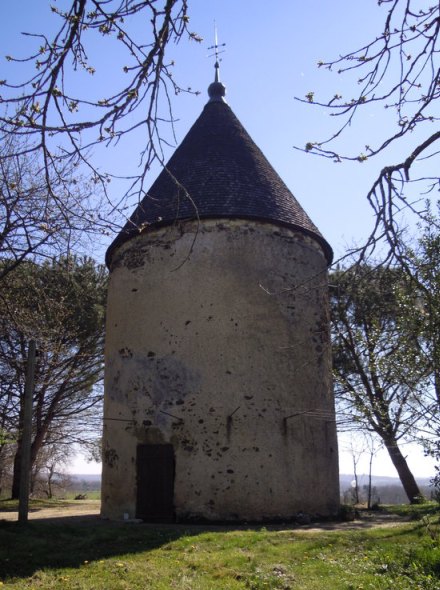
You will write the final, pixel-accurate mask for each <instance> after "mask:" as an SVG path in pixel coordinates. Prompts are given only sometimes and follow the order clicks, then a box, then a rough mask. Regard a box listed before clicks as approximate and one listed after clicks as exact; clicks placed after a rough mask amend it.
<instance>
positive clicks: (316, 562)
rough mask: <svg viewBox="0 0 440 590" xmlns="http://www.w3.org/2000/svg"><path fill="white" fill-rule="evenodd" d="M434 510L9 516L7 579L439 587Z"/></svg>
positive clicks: (73, 583) (18, 585) (202, 589)
mask: <svg viewBox="0 0 440 590" xmlns="http://www.w3.org/2000/svg"><path fill="white" fill-rule="evenodd" d="M426 512H427V510H426V509H423V507H421V508H420V509H419V512H418V513H415V514H413V517H416V516H417V515H418V516H420V515H422V520H414V521H411V522H409V523H407V524H404V525H401V526H398V527H389V528H378V529H369V530H367V529H365V530H358V531H354V530H342V531H340V530H333V531H319V532H307V531H302V530H301V529H295V530H294V529H289V528H286V529H284V530H266V529H265V528H253V529H248V530H229V531H227V530H220V529H217V530H214V531H213V530H206V529H204V528H203V527H182V526H176V527H172V526H168V527H167V526H161V527H160V526H158V527H151V526H148V525H132V524H125V525H116V524H108V523H107V524H96V525H94V526H85V525H84V524H82V525H81V524H76V525H64V524H63V525H60V524H50V523H43V522H39V523H36V522H32V523H30V524H29V525H27V526H26V527H20V526H19V525H18V524H17V523H6V522H3V523H0V580H2V581H3V587H2V590H3V588H14V589H24V588H26V589H30V588H34V589H43V588H44V590H46V589H47V590H49V589H60V590H61V589H63V590H73V589H75V590H86V589H87V590H91V589H93V590H128V589H130V590H131V589H133V590H137V589H139V590H141V589H142V590H145V589H148V590H149V589H157V590H162V589H163V590H165V589H172V588H178V589H182V590H186V589H187V590H215V589H222V590H228V589H231V590H232V589H237V590H238V589H253V590H258V589H284V590H287V589H290V588H292V589H294V588H295V589H301V590H311V589H322V590H323V589H324V588H325V589H326V590H329V589H330V590H332V589H346V590H354V589H359V590H361V589H362V590H366V589H378V590H379V589H380V590H387V589H390V590H391V589H392V590H403V589H408V590H409V589H411V590H414V589H417V590H440V542H439V533H438V530H437V529H438V526H439V525H438V524H437V523H438V515H433V514H430V515H429V516H426ZM428 512H432V506H431V507H430V508H429V511H428Z"/></svg>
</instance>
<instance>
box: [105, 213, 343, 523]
mask: <svg viewBox="0 0 440 590" xmlns="http://www.w3.org/2000/svg"><path fill="white" fill-rule="evenodd" d="M111 271H112V272H111V279H110V286H109V298H108V311H107V314H108V320H107V335H106V338H107V340H106V377H105V418H104V443H103V444H104V448H103V465H104V466H103V484H102V514H103V516H105V517H109V518H122V517H123V515H124V514H125V515H126V517H127V516H128V517H134V516H136V485H137V479H136V449H137V445H139V444H165V443H170V444H172V445H173V448H174V454H175V480H174V510H175V514H176V517H177V519H180V520H183V519H198V518H201V519H208V520H241V521H242V520H252V521H262V520H277V519H286V518H291V517H294V515H295V514H296V513H297V512H299V511H303V512H308V513H312V514H316V513H319V514H329V513H333V512H335V511H336V510H337V507H338V503H339V484H338V464H337V441H336V429H335V422H334V404H333V395H332V389H331V373H330V362H331V360H330V348H329V321H328V305H327V271H326V262H325V258H324V256H323V253H322V251H321V249H320V246H319V245H318V244H317V243H316V242H315V241H314V240H312V239H311V238H309V237H307V236H306V235H304V234H303V233H299V232H294V231H292V230H290V229H285V228H282V227H276V226H273V225H270V224H265V223H259V222H253V221H225V220H222V221H215V220H211V221H205V220H203V221H202V222H200V224H197V223H195V222H191V223H186V224H182V225H176V226H172V227H166V228H163V229H159V230H154V231H152V232H148V233H147V232H146V233H143V234H140V235H139V236H138V237H136V238H134V239H132V240H130V241H129V242H127V243H125V244H124V245H123V246H121V247H120V248H119V250H117V251H116V252H115V254H114V256H113V261H112V269H111Z"/></svg>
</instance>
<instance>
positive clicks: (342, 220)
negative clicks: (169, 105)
mask: <svg viewBox="0 0 440 590" xmlns="http://www.w3.org/2000/svg"><path fill="white" fill-rule="evenodd" d="M52 3H53V4H54V5H56V6H59V7H63V6H66V0H52ZM67 3H68V2H67ZM384 13H385V9H384V7H382V8H380V7H378V6H377V2H376V0H332V1H331V2H330V1H329V0H307V1H303V0H273V1H272V2H270V3H269V2H267V1H263V0H189V16H190V29H191V30H193V31H195V32H197V33H198V34H199V35H200V36H201V37H203V41H202V43H195V42H189V41H186V40H184V39H182V41H181V42H180V43H179V44H178V45H176V46H173V47H171V48H170V60H171V59H174V61H175V78H176V80H177V81H178V82H179V83H180V84H181V85H182V86H184V87H187V86H190V87H191V88H193V89H194V90H196V89H197V90H200V92H201V94H200V95H199V96H194V95H186V94H180V95H179V96H178V97H175V100H174V102H173V112H174V117H175V118H176V119H178V121H177V123H176V126H175V127H176V136H177V137H176V138H177V143H179V142H180V141H181V140H182V139H183V137H184V135H185V133H186V132H187V131H188V129H189V128H190V126H191V125H192V124H193V122H194V121H195V119H196V118H197V117H198V115H199V114H200V112H201V110H202V108H203V106H204V104H205V102H206V101H207V94H206V90H207V87H208V85H209V83H210V82H211V81H212V80H213V76H214V68H213V63H214V60H213V58H209V57H208V55H209V54H211V53H212V52H210V51H209V50H208V47H209V46H211V45H212V44H213V41H214V21H215V22H216V23H217V28H218V35H219V42H220V43H226V51H225V53H223V54H222V55H221V57H222V62H221V79H222V81H223V82H224V84H225V85H226V87H227V97H226V98H227V101H228V103H229V104H230V106H231V107H232V109H233V111H234V112H235V114H236V115H237V117H238V118H239V119H240V120H241V122H242V123H243V125H244V126H245V128H246V129H247V131H248V132H249V133H250V135H251V136H252V138H253V139H254V141H255V142H256V143H257V145H258V146H259V147H260V148H261V150H262V151H263V153H264V154H265V155H266V157H267V158H268V160H269V161H270V162H271V164H272V165H273V166H274V168H275V169H276V170H277V172H278V173H279V174H280V176H281V177H282V179H283V180H284V181H285V183H286V184H287V185H288V187H289V188H290V189H291V191H292V192H293V194H294V195H295V197H296V198H297V199H298V200H299V202H300V203H301V204H302V206H303V207H304V209H305V210H306V211H307V213H308V214H309V216H310V217H311V219H312V220H313V221H314V223H315V224H316V225H317V226H318V228H319V229H320V231H321V233H322V234H323V235H324V237H325V238H326V239H327V240H328V241H329V242H330V244H331V245H332V247H333V248H334V250H335V254H336V258H337V257H339V256H340V255H341V254H343V253H344V252H345V250H346V248H347V246H352V245H353V244H355V243H360V242H361V241H362V239H363V238H365V237H366V236H367V235H368V233H369V231H370V229H371V226H372V213H371V211H370V209H369V207H368V205H367V203H366V200H365V194H366V192H367V189H368V187H369V186H370V184H371V183H372V180H373V179H374V178H375V176H376V175H377V173H378V171H379V170H380V169H381V168H382V167H383V166H384V165H386V164H390V163H395V162H396V161H399V160H400V157H401V155H402V153H403V152H402V147H399V146H397V147H396V148H393V149H392V150H391V152H390V154H389V156H386V155H385V157H380V158H379V159H378V160H372V161H368V162H366V163H363V164H359V163H357V162H355V163H344V164H335V163H333V162H331V161H328V160H324V159H323V158H319V157H313V156H311V155H307V154H304V153H301V152H299V151H296V150H295V149H294V148H293V146H294V145H299V146H304V145H305V144H306V142H308V141H315V140H320V139H324V138H326V137H327V136H329V135H330V134H331V133H332V132H333V131H334V130H335V129H336V127H337V120H335V117H330V116H329V113H327V112H325V111H323V110H321V109H319V108H317V107H314V106H312V105H304V104H301V103H299V102H298V101H295V100H294V97H295V96H299V97H304V96H305V95H306V94H307V93H308V92H310V91H314V92H315V96H316V97H322V98H323V99H324V98H326V97H328V98H329V97H331V96H333V95H334V94H335V93H339V94H342V95H344V96H348V95H350V97H351V96H352V95H353V96H354V95H355V93H356V90H357V88H356V82H355V78H354V79H351V80H350V79H347V80H345V79H343V78H342V77H341V76H338V75H337V74H336V73H330V72H328V71H326V70H323V69H318V67H317V62H318V61H319V60H326V59H330V58H334V57H336V56H338V55H339V54H341V53H343V52H345V51H349V50H353V49H355V48H357V47H358V46H361V45H362V44H363V43H364V42H367V41H369V40H370V39H371V38H372V37H374V36H376V34H377V33H379V30H380V25H381V23H382V22H383V15H384ZM55 25H56V17H55V16H53V15H52V14H51V13H50V9H49V2H46V1H45V0H16V1H14V2H7V3H5V6H4V7H3V19H2V25H1V33H2V34H1V35H0V56H4V55H7V54H12V55H14V56H17V57H20V56H21V57H22V56H24V55H26V54H27V51H28V48H29V47H30V46H31V45H33V44H36V46H37V47H38V40H33V39H30V38H24V37H20V35H19V33H20V32H41V31H47V30H48V29H50V28H51V27H53V26H55ZM142 26H144V25H143V23H141V22H140V23H139V27H140V30H141V27H142ZM147 35H148V25H147V26H146V42H147V40H148V39H147ZM0 59H1V58H0ZM90 59H91V62H92V64H93V65H94V66H95V67H96V70H97V74H96V75H95V76H94V77H93V79H90V78H86V77H84V76H78V78H77V79H76V82H75V83H76V84H77V85H79V86H81V92H88V91H89V90H90V92H93V85H95V87H96V85H98V86H99V85H101V88H102V91H103V92H104V90H105V88H106V87H107V86H108V85H111V84H113V82H114V81H119V80H121V79H122V77H123V75H124V74H123V73H122V65H123V64H122V63H121V62H120V60H119V59H118V56H117V54H115V53H114V52H113V50H112V49H111V48H109V49H103V45H102V44H101V43H99V44H98V43H94V44H92V45H91V47H90ZM0 63H2V74H1V77H2V78H4V77H5V78H8V79H9V77H11V76H14V75H15V74H16V72H17V70H15V71H14V68H15V67H16V66H11V64H10V63H8V62H7V61H6V60H5V59H4V58H3V60H2V61H1V62H0ZM389 115H390V113H388V112H385V110H384V109H383V107H379V108H373V107H367V108H366V109H365V110H364V111H363V113H362V117H361V118H360V119H359V121H358V122H357V123H356V124H355V125H353V127H352V128H351V129H349V130H348V132H347V133H346V134H345V135H344V137H343V140H342V141H341V142H340V144H339V146H340V147H341V148H343V149H344V150H345V152H351V153H354V154H358V153H361V152H362V151H363V149H364V146H365V144H370V145H374V144H375V142H378V141H379V139H380V137H382V136H383V135H384V134H386V132H387V130H388V129H389V128H390V125H391V123H393V122H394V121H392V120H390V119H388V116H389ZM142 142H143V137H142V136H140V135H139V134H137V135H136V136H133V137H131V138H127V139H125V140H124V141H122V142H121V143H120V145H119V147H118V149H112V148H109V149H107V150H98V151H97V152H96V153H95V155H94V157H95V160H96V162H97V163H98V164H99V165H101V166H102V167H108V168H113V169H115V170H119V171H120V172H122V173H127V172H133V171H135V169H136V163H137V158H138V153H139V150H140V149H142V146H143V143H142ZM171 153H172V149H170V150H169V154H168V156H170V155H171ZM157 172H158V170H157V169H156V170H153V171H152V174H151V183H152V182H153V181H154V178H155V175H156V174H157ZM113 190H114V191H115V194H114V198H115V199H117V197H118V194H117V192H118V191H119V190H120V187H119V185H118V183H114V185H113ZM110 241H111V238H109V239H108V241H107V244H105V243H104V244H103V247H102V256H103V254H104V250H105V246H106V245H108V243H109V242H110ZM99 252H100V251H99ZM346 444H347V443H345V442H344V441H343V440H342V442H341V448H342V449H343V448H345V446H346ZM409 456H410V460H409V461H410V465H411V467H412V468H413V469H414V472H415V473H416V474H417V475H430V473H431V469H432V467H431V463H430V462H429V461H427V460H425V459H424V458H423V456H422V455H421V454H420V453H415V452H414V450H413V449H412V448H411V449H410V452H409ZM350 464H351V457H350V454H349V453H348V454H347V453H341V470H342V471H344V472H347V470H349V466H350ZM375 471H376V472H377V473H383V474H394V472H393V468H392V466H391V464H390V462H389V461H388V460H387V458H386V456H385V455H384V456H383V457H382V458H381V459H380V462H379V461H378V462H377V467H376V469H375Z"/></svg>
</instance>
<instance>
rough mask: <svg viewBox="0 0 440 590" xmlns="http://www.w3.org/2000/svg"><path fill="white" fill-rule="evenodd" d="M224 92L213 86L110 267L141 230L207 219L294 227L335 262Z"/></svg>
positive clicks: (122, 236) (129, 225)
mask: <svg viewBox="0 0 440 590" xmlns="http://www.w3.org/2000/svg"><path fill="white" fill-rule="evenodd" d="M222 88H223V89H224V87H223V85H222V84H221V83H220V82H214V84H212V85H211V87H210V89H209V90H210V96H211V100H210V101H209V102H208V103H207V104H206V106H205V108H204V109H203V111H202V114H201V115H200V117H199V118H198V119H197V121H196V122H195V123H194V125H193V126H192V127H191V129H190V130H189V132H188V134H187V135H186V137H185V139H184V140H183V141H182V143H181V144H180V146H179V147H178V148H177V149H176V151H175V152H174V155H173V156H172V157H171V159H170V161H169V162H168V164H167V165H166V167H165V168H164V170H162V172H161V173H160V174H159V176H158V178H157V179H156V181H155V182H154V184H153V185H152V187H151V188H150V190H149V191H148V193H147V194H146V195H145V197H144V199H143V200H142V202H141V203H140V204H139V205H138V207H137V209H136V210H135V212H134V213H133V215H132V216H131V218H130V220H129V221H128V223H127V224H126V225H125V227H124V228H123V229H122V231H121V232H120V234H119V235H118V236H117V238H116V239H115V240H114V242H113V243H112V244H111V246H110V247H109V249H108V251H107V257H106V260H107V264H110V262H111V257H112V254H113V252H114V250H115V248H117V247H118V246H120V245H121V244H123V243H124V242H126V241H127V240H129V239H130V238H131V237H133V236H136V235H139V232H140V231H148V230H149V229H151V228H156V227H159V226H163V225H169V224H172V223H174V222H176V221H177V220H179V221H182V220H194V219H207V218H210V219H213V218H219V219H221V218H223V219H225V218H227V219H256V220H261V221H268V222H271V223H274V224H277V225H283V226H287V227H290V228H292V229H295V230H298V231H301V232H303V233H305V234H307V235H309V236H310V237H312V238H314V239H315V240H316V241H317V242H318V243H319V244H320V245H321V247H322V249H323V251H324V254H325V256H326V259H327V261H328V263H329V264H330V263H331V261H332V257H333V253H332V249H331V247H330V245H329V244H328V243H327V242H326V240H325V239H324V238H323V237H322V235H321V234H320V233H319V230H318V229H317V228H316V226H315V225H314V224H313V223H312V221H311V220H310V218H309V217H308V216H307V214H306V213H305V211H304V210H303V209H302V207H301V205H300V204H299V203H298V201H297V200H296V199H295V197H294V196H293V195H292V193H291V192H290V191H289V189H288V188H287V186H286V185H285V184H284V182H283V181H282V180H281V178H280V177H279V175H278V174H277V173H276V172H275V170H274V169H273V168H272V166H271V165H270V164H269V162H268V160H267V159H266V158H265V156H264V155H263V153H262V152H261V150H260V149H259V148H258V147H257V146H256V145H255V143H254V142H253V140H252V139H251V137H250V136H249V134H248V133H247V131H246V130H245V129H244V127H243V125H242V124H241V123H240V121H239V120H238V119H237V117H236V116H235V115H234V113H233V112H232V110H231V108H230V107H229V106H228V105H227V104H226V102H225V101H224V100H223V97H222V96H220V94H218V91H219V90H220V93H221V89H222ZM216 92H217V94H216ZM222 94H223V95H224V91H223V93H222Z"/></svg>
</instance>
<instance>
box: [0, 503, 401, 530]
mask: <svg viewBox="0 0 440 590" xmlns="http://www.w3.org/2000/svg"><path fill="white" fill-rule="evenodd" d="M99 512H100V501H99V500H77V501H72V502H64V503H62V504H60V505H59V506H51V507H50V508H46V507H44V508H31V510H30V512H29V520H30V521H33V520H34V521H53V522H57V523H59V524H68V523H72V524H82V525H87V524H88V525H94V526H96V525H97V524H101V525H105V524H106V523H109V521H108V520H103V519H101V518H100V517H99ZM2 520H3V521H4V520H6V521H17V520H18V512H12V511H1V510H0V522H1V521H2ZM406 522H408V520H407V519H405V518H402V517H400V516H397V515H395V514H387V513H384V512H364V513H362V515H361V518H358V519H356V520H354V521H351V522H322V523H311V524H308V525H295V524H288V525H272V526H271V525H267V526H266V528H268V529H273V530H285V529H289V530H292V529H295V530H298V531H302V532H309V533H319V532H323V531H336V530H337V531H342V530H356V529H358V530H361V529H370V528H377V527H393V526H398V525H401V524H405V523H406ZM113 524H114V523H113ZM121 524H122V523H121ZM143 526H154V527H157V526H158V525H149V524H144V525H143ZM161 526H170V527H176V526H182V527H185V528H188V525H187V524H181V525H176V524H172V525H171V524H170V525H161ZM196 526H197V525H191V528H194V527H196ZM199 526H200V528H201V529H203V530H208V529H209V530H226V529H231V528H238V529H241V528H243V529H245V528H249V525H238V526H236V527H231V526H230V525H229V526H228V525H206V524H204V525H199Z"/></svg>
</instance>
